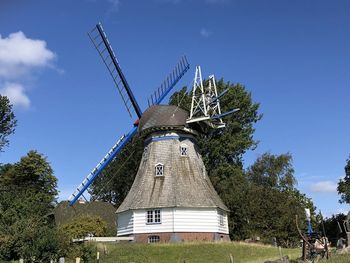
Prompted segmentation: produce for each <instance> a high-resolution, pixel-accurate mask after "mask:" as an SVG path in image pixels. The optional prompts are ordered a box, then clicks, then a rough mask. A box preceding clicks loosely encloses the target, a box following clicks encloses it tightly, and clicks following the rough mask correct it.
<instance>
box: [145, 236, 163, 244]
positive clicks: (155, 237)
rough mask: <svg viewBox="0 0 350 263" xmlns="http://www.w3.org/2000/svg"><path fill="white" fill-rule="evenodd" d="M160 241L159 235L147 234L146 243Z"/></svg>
mask: <svg viewBox="0 0 350 263" xmlns="http://www.w3.org/2000/svg"><path fill="white" fill-rule="evenodd" d="M159 241H160V237H159V236H149V237H148V243H157V242H159Z"/></svg>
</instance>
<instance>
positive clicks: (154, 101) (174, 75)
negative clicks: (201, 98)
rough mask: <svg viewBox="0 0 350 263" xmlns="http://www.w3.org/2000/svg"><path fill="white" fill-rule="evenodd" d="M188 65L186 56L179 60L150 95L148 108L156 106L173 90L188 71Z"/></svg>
mask: <svg viewBox="0 0 350 263" xmlns="http://www.w3.org/2000/svg"><path fill="white" fill-rule="evenodd" d="M189 68H190V64H188V61H187V58H186V56H183V57H182V58H181V59H180V62H179V63H178V64H177V65H176V66H175V68H174V69H173V71H172V72H171V73H170V74H169V75H168V76H167V78H166V79H165V80H164V82H163V83H162V84H161V85H160V87H159V88H158V89H157V90H156V91H155V92H154V93H153V94H152V95H151V97H150V98H149V99H148V106H152V105H158V104H160V103H161V102H162V100H163V99H164V98H165V97H166V96H167V95H168V94H169V92H170V91H171V90H172V88H174V86H175V85H176V83H178V82H179V80H180V79H181V78H182V77H183V75H185V73H186V72H187V71H188V70H189Z"/></svg>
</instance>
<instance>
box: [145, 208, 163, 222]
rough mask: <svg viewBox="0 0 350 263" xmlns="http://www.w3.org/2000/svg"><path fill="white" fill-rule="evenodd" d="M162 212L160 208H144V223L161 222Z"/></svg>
mask: <svg viewBox="0 0 350 263" xmlns="http://www.w3.org/2000/svg"><path fill="white" fill-rule="evenodd" d="M161 223H162V212H161V210H160V209H152V210H146V225H153V224H161Z"/></svg>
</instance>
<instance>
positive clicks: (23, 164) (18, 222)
mask: <svg viewBox="0 0 350 263" xmlns="http://www.w3.org/2000/svg"><path fill="white" fill-rule="evenodd" d="M56 187H57V179H56V177H55V176H54V175H53V171H52V168H51V167H50V164H49V163H48V162H47V160H46V158H45V157H44V156H43V155H41V154H39V153H37V152H36V151H30V152H29V153H28V154H27V155H26V156H24V157H22V158H21V160H20V161H19V162H17V163H15V164H7V165H3V166H1V168H0V259H4V260H13V259H18V258H20V257H24V258H25V259H26V260H29V259H30V260H32V261H34V262H48V261H49V260H50V258H52V257H53V256H54V255H55V253H56V251H57V246H58V244H57V242H56V241H57V239H56V238H55V233H56V232H55V229H54V222H53V220H52V218H51V217H50V216H49V215H50V213H51V211H52V209H53V207H54V201H55V199H56V195H57V190H56Z"/></svg>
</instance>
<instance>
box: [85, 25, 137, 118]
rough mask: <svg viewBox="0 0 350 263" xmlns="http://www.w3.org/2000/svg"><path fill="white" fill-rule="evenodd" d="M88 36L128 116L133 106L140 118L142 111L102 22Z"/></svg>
mask: <svg viewBox="0 0 350 263" xmlns="http://www.w3.org/2000/svg"><path fill="white" fill-rule="evenodd" d="M88 36H89V38H90V40H91V42H92V43H93V44H94V46H95V48H96V50H97V52H98V53H99V54H100V56H101V58H102V61H103V63H104V64H105V65H106V67H107V69H108V71H109V73H110V75H111V76H112V79H113V81H114V83H115V85H116V87H117V89H118V91H119V94H120V96H121V97H122V100H123V102H124V104H125V107H126V109H127V111H128V113H129V115H130V117H132V114H131V108H132V107H133V108H134V111H135V113H136V115H137V117H138V118H141V115H142V111H141V109H140V107H139V105H138V103H137V101H136V99H135V97H134V94H133V93H132V91H131V89H130V86H129V84H128V82H127V81H126V78H125V76H124V74H123V72H122V70H121V68H120V66H119V63H118V60H117V58H116V55H115V53H114V51H113V49H112V46H111V44H110V42H109V40H108V38H107V35H106V33H105V31H104V30H103V27H102V24H101V23H98V24H97V25H96V26H95V27H94V29H93V30H91V31H90V32H89V33H88Z"/></svg>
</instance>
